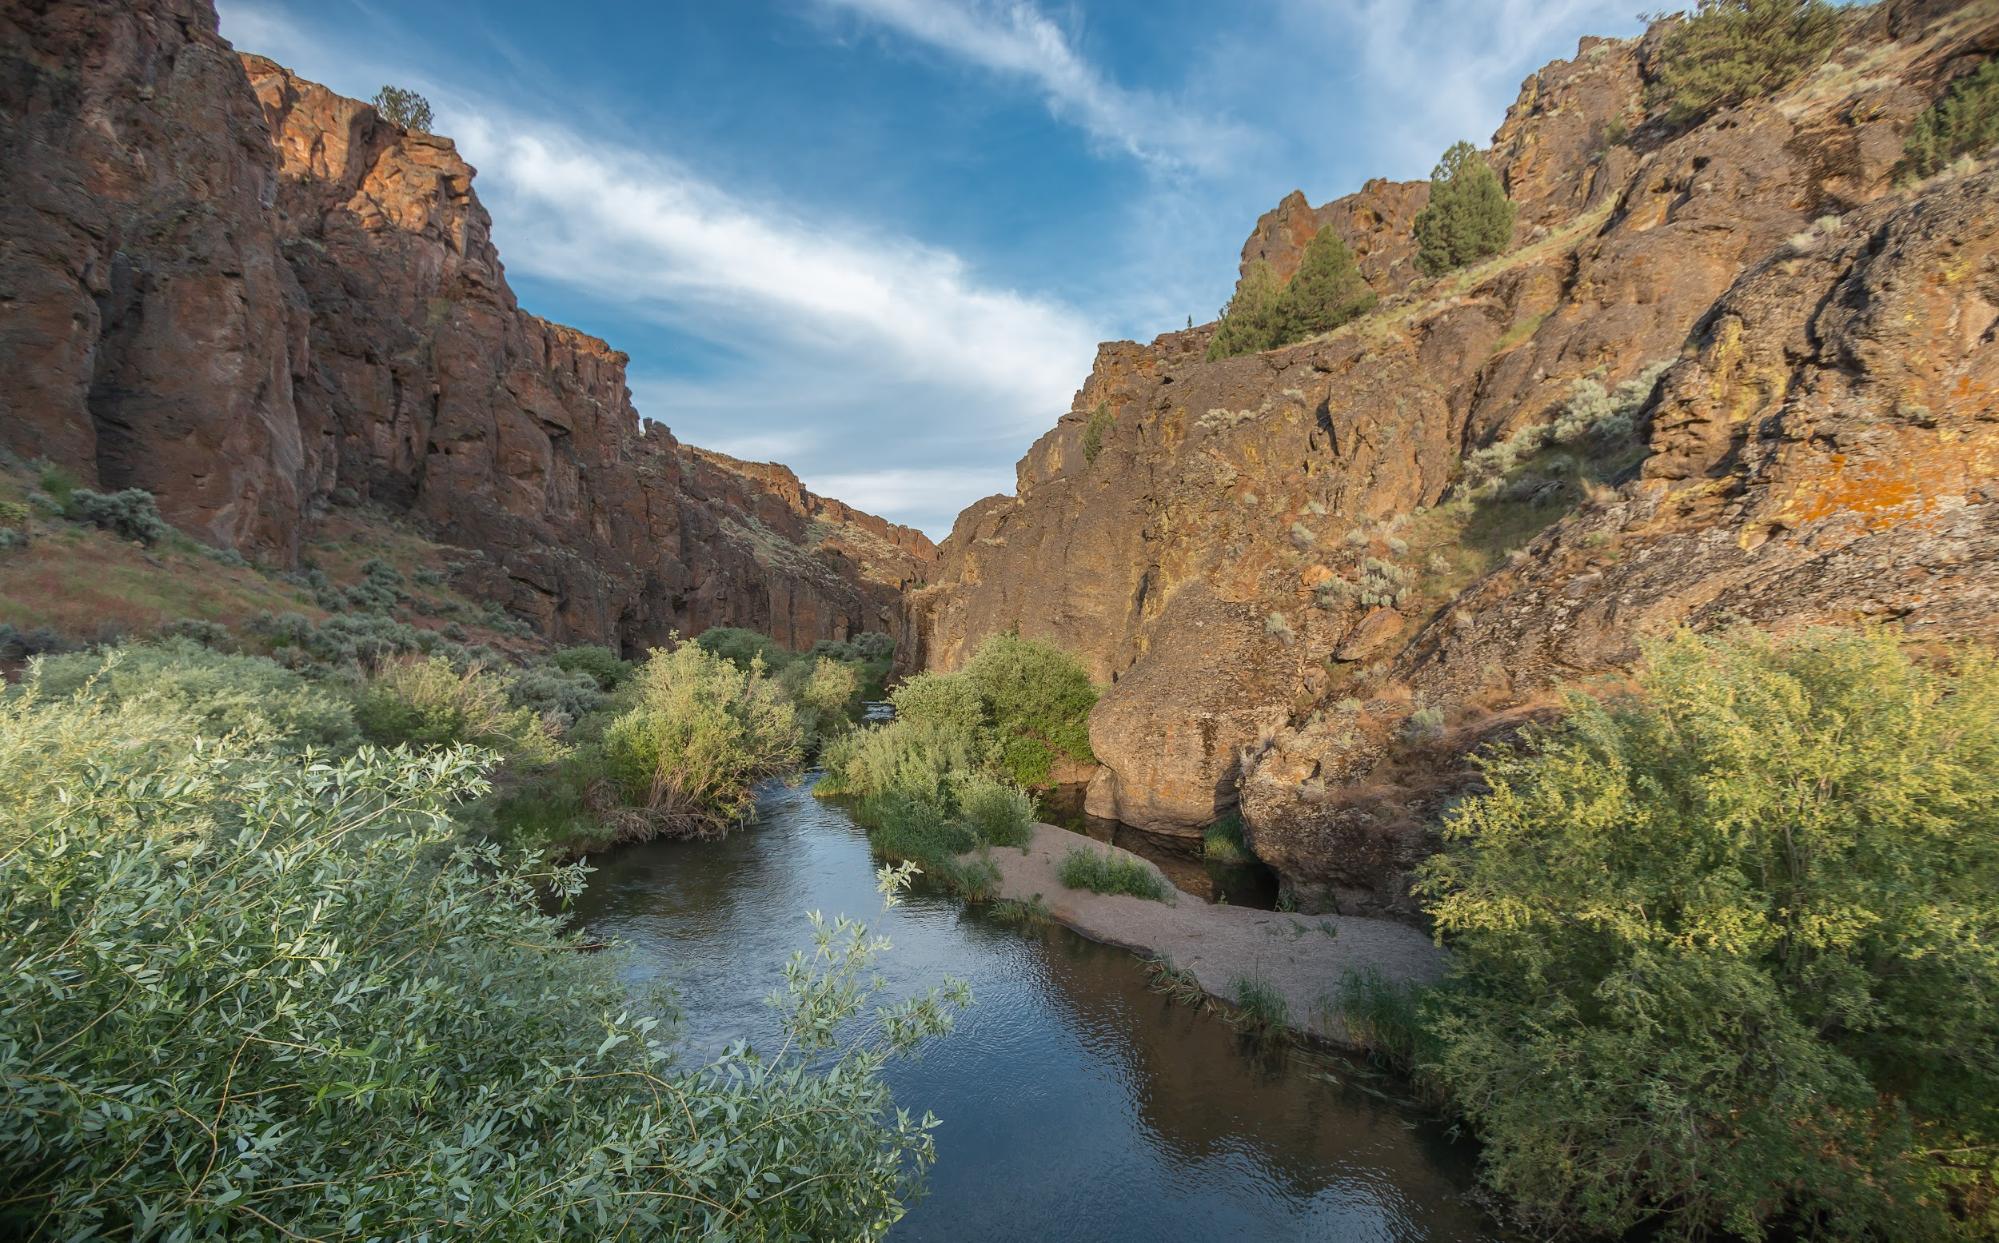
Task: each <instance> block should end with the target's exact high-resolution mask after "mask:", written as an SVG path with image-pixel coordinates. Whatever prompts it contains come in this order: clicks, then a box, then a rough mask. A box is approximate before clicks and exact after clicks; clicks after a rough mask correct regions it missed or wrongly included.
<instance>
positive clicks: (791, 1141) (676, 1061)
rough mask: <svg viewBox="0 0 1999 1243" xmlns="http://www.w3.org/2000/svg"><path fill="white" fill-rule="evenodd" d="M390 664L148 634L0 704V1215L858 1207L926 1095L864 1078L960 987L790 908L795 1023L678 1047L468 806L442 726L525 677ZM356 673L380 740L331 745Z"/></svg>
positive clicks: (660, 1222) (341, 736)
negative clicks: (708, 1049)
mask: <svg viewBox="0 0 1999 1243" xmlns="http://www.w3.org/2000/svg"><path fill="white" fill-rule="evenodd" d="M687 650H692V651H694V652H696V653H697V654H699V655H701V656H703V657H707V654H706V653H701V652H700V651H699V649H688V648H682V649H678V650H676V651H675V652H673V653H668V654H666V656H665V658H664V660H665V661H666V663H665V664H663V665H662V666H661V667H659V668H657V669H653V670H652V672H651V673H650V674H649V675H642V676H641V678H640V679H639V685H638V689H637V690H636V691H635V692H634V696H635V706H633V707H631V708H630V709H628V710H627V711H626V714H625V715H626V716H628V715H629V714H630V713H637V712H649V711H665V712H666V713H667V714H668V715H671V714H672V712H673V711H674V708H673V706H672V705H670V704H669V706H668V707H667V708H665V709H660V708H659V707H658V705H656V704H654V705H651V706H648V705H649V703H650V701H649V698H648V694H647V692H646V689H645V683H647V682H648V681H652V682H657V681H659V680H661V679H663V678H669V677H670V676H672V675H674V674H676V673H677V672H678V666H679V663H690V658H688V657H685V656H681V655H680V653H681V652H682V651H687ZM676 658H677V661H678V663H676ZM709 659H715V658H709ZM597 663H599V664H601V662H597ZM720 663H723V664H724V666H725V667H727V666H726V662H720ZM557 667H558V668H559V666H557ZM409 673H410V676H411V677H413V678H414V679H415V682H414V683H411V682H407V681H399V680H397V678H396V677H391V678H386V679H376V680H374V681H366V680H362V681H358V682H356V683H351V684H350V683H340V684H327V685H319V684H315V683H312V682H310V681H308V680H306V679H304V678H302V677H301V676H300V675H298V674H297V673H294V672H292V671H289V670H285V669H282V668H281V667H279V666H278V665H276V664H274V663H272V662H270V661H268V660H265V659H263V658H261V657H255V656H247V655H240V654H226V653H220V652H214V651H210V650H209V649H206V648H203V647H200V646H199V645H193V644H182V643H175V644H162V645H156V646H148V647H141V648H138V649H132V650H125V651H112V652H102V653H91V654H87V655H78V656H73V657H63V658H60V659H58V660H51V661H48V662H45V663H43V664H41V665H39V666H36V667H35V668H33V669H31V671H30V673H29V676H28V678H27V680H26V685H25V686H23V687H20V688H16V689H15V690H14V691H12V692H10V693H9V694H8V695H6V696H5V698H4V699H0V926H4V927H5V928H6V929H7V935H6V936H5V937H4V938H0V1100H4V1101H5V1102H6V1108H4V1109H0V1166H4V1168H6V1169H7V1171H8V1179H7V1184H8V1187H7V1194H6V1196H5V1197H4V1199H0V1234H7V1235H9V1236H10V1237H11V1236H14V1235H17V1234H18V1235H23V1236H47V1237H62V1238H82V1237H114V1236H120V1235H128V1234H129V1235H133V1236H136V1237H152V1236H154V1235H156V1234H158V1233H160V1232H162V1231H166V1230H172V1231H174V1232H175V1233H176V1234H177V1235H185V1236H186V1237H210V1236H213V1237H230V1238H265V1237H271V1238H275V1237H279V1236H281V1235H283V1236H286V1237H343V1238H344V1237H355V1238H359V1237H378V1238H410V1237H419V1236H425V1235H428V1236H430V1237H445V1236H457V1235H460V1234H471V1233H479V1234H492V1235H500V1236H505V1237H515V1238H576V1237H589V1238H622V1237H714V1236H726V1237H731V1238H745V1239H748V1238H807V1237H810V1238H878V1237H880V1236H881V1235H882V1234H883V1233H884V1232H885V1231H886V1229H887V1228H888V1226H889V1225H890V1224H892V1223H893V1222H894V1221H895V1220H896V1219H897V1218H898V1217H899V1216H900V1214H901V1206H902V1204H903V1203H904V1202H905V1201H906V1200H907V1199H908V1197H909V1196H910V1194H911V1193H912V1191H913V1189H914V1180H916V1179H917V1178H919V1177H920V1175H921V1172H922V1170H923V1168H924V1167H925V1165H926V1164H927V1163H928V1161H929V1160H930V1157H931V1152H932V1147H931V1135H930V1129H931V1127H932V1126H934V1120H932V1119H929V1118H924V1119H921V1120H918V1119H913V1118H910V1117H908V1116H907V1115H903V1114H899V1113H897V1112H896V1111H895V1110H894V1108H893V1103H892V1101H891V1099H890V1096H889V1092H888V1089H887V1087H886V1085H885V1083H884V1081H883V1078H882V1071H883V1068H884V1067H885V1065H886V1064H887V1062H888V1061H889V1060H890V1059H891V1058H893V1057H895V1056H896V1055H897V1054H899V1053H901V1052H903V1051H906V1050H908V1049H910V1048H911V1047H913V1046H914V1045H915V1044H916V1043H918V1042H920V1041H922V1040H924V1039H926V1038H927V1037H929V1036H932V1035H935V1034H937V1033H940V1032H942V1031H943V1030H945V1029H946V1028H947V1027H948V1026H949V1024H950V1020H951V1017H952V1015H953V1013H954V1012H955V1010H956V1009H957V1007H958V1006H959V1005H961V1004H962V1003H963V1002H964V1000H965V994H964V992H963V990H962V988H959V987H951V988H947V989H945V990H941V991H938V992H935V993H930V994H925V995H922V996H918V997H915V998H912V999H909V1000H907V1001H904V1002H901V1003H898V1004H892V1005H878V1002H879V1000H880V999H879V998H878V997H877V994H876V990H877V989H878V988H879V983H878V981H877V976H876V972H875V970H874V959H875V956H876V955H877V954H878V953H879V951H880V945H879V943H878V942H877V941H876V940H875V939H874V938H873V937H871V936H869V935H868V933H867V931H866V930H865V929H864V928H863V927H861V926H860V925H858V924H854V923H851V922H849V921H846V920H839V921H835V922H832V923H828V924H822V925H820V927H819V929H818V933H817V937H816V941H815V944H814V946H813V947H812V949H811V952H810V953H809V954H808V955H802V956H800V957H799V958H798V959H797V960H796V961H795V962H794V963H793V964H792V965H791V966H790V967H789V968H788V969H787V984H786V988H785V989H784V991H783V994H782V996H781V998H780V1001H779V1004H780V1007H781V1009H782V1010H783V1013H784V1015H785V1019H786V1026H787V1029H788V1032H789V1035H790V1041H789V1043H788V1044H787V1045H786V1046H785V1047H784V1048H783V1049H779V1050H765V1051H762V1055H761V1056H751V1055H750V1054H748V1053H747V1052H742V1051H737V1052H731V1053H729V1054H726V1055H724V1056H723V1057H722V1058H720V1059H719V1060H718V1061H716V1062H714V1063H712V1064H709V1065H705V1066H702V1065H688V1064H685V1063H684V1062H683V1061H682V1060H681V1058H680V1055H679V1054H678V1053H677V1051H676V1042H675V1041H674V1039H673V1035H672V1026H671V1021H670V1012H669V1009H668V1008H667V1007H665V1006H664V1005H653V1006H639V1007H638V1008H636V1009H635V1008H634V1004H633V999H632V997H631V996H630V995H629V994H628V993H627V991H626V989H625V987H624V985H623V984H622V983H621V982H620V979H619V974H618V972H619V966H618V961H617V956H616V955H615V954H605V955H597V954H584V953H579V952H577V951H578V950H579V949H581V948H583V947H582V946H580V945H579V943H578V940H577V938H576V937H575V936H574V935H573V934H571V933H568V932H565V931H564V930H563V927H562V921H561V920H560V919H559V918H557V917H552V916H550V915H547V914H544V913H543V911H542V908H541V901H542V895H543V894H545V893H547V892H548V891H550V890H553V891H555V892H557V893H560V894H569V895H573V894H574V893H575V892H576V891H577V890H578V889H579V888H580V887H581V885H582V883H583V872H582V870H581V869H579V868H562V867H551V866H549V865H547V864H545V863H542V862H539V861H537V859H536V858H534V857H533V856H527V855H503V854H502V852H501V850H500V849H499V847H498V846H496V845H494V844H492V843H490V842H488V843H484V844H478V839H479V836H480V834H479V832H478V831H477V830H476V829H475V827H474V826H471V825H468V824H467V823H466V822H465V820H464V816H465V814H466V813H467V811H468V809H474V808H478V807H481V806H483V805H484V800H485V799H486V798H487V796H488V787H487V783H488V776H487V774H488V773H489V772H491V771H492V770H493V768H494V766H495V765H497V764H499V763H501V762H502V758H501V756H500V754H499V752H498V751H496V750H494V749H491V748H486V747H476V746H472V745H469V744H467V743H466V742H464V741H463V740H461V739H459V738H456V737H454V736H453V735H455V734H457V733H460V732H463V731H464V730H477V731H480V732H482V733H485V734H487V735H488V736H489V737H491V738H492V739H493V740H494V745H495V746H496V747H510V746H515V745H516V744H517V743H519V742H520V741H521V739H520V736H519V733H518V731H516V730H514V729H513V728H512V723H513V721H514V717H513V714H514V713H515V712H517V711H518V709H514V708H508V707H507V706H506V702H507V696H508V695H509V694H510V693H512V692H513V691H514V690H515V689H517V686H516V685H515V684H516V683H517V682H518V680H519V678H520V677H521V676H523V675H520V674H515V675H504V674H502V673H499V672H496V671H472V670H451V669H448V668H447V669H445V670H436V669H431V668H427V667H418V666H411V667H409ZM447 675H448V676H447ZM363 676H364V675H362V674H361V673H360V672H359V671H357V672H356V674H355V677H356V678H357V679H359V678H362V677H363ZM509 676H511V678H512V680H513V681H512V682H510V681H509ZM479 679H492V682H491V683H487V682H482V681H480V680H479ZM592 680H593V683H594V681H595V679H594V678H593V679H592ZM607 680H608V681H616V680H617V679H616V677H612V678H608V679H607ZM371 695H372V696H377V697H379V698H380V699H381V701H382V703H381V704H380V705H379V707H380V708H381V710H380V711H376V710H374V709H370V710H366V711H363V712H362V713H361V714H360V715H361V717H362V718H363V720H365V721H368V722H371V724H370V725H369V726H368V728H370V729H371V730H372V729H379V730H384V731H389V732H397V733H404V734H408V735H410V736H411V741H408V742H405V743H404V744H403V745H399V746H397V747H395V748H393V749H381V748H377V747H374V746H371V745H364V744H360V743H359V742H358V739H357V734H358V732H359V730H358V728H357V725H356V721H355V708H354V704H355V702H356V701H357V698H358V699H359V700H362V701H366V700H367V699H368V697H369V696H371ZM389 709H394V710H393V711H392V710H389ZM600 711H602V709H600ZM725 711H726V709H725ZM619 719H624V718H623V717H620V718H619ZM697 719H702V720H705V719H706V718H702V717H697ZM586 720H587V718H586ZM495 721H498V722H499V723H500V724H501V726H504V727H498V728H496V727H494V722H495ZM453 722H463V724H462V725H458V724H453ZM419 738H420V741H419V740H418V739H419ZM548 739H549V735H547V734H544V735H543V736H542V737H540V738H535V739H532V740H530V745H531V746H533V747H536V748H539V747H542V746H544V745H546V744H547V742H548ZM564 745H571V744H569V743H566V742H565V744H564ZM536 758H537V759H540V758H542V757H539V756H538V757H536ZM889 879H890V885H889V888H890V890H891V891H893V889H894V888H897V887H899V886H900V885H901V884H904V883H906V882H907V879H908V878H907V875H906V874H905V875H902V876H900V877H893V878H889ZM870 1012H872V1013H870ZM864 1016H865V1018H864ZM856 1020H863V1021H856Z"/></svg>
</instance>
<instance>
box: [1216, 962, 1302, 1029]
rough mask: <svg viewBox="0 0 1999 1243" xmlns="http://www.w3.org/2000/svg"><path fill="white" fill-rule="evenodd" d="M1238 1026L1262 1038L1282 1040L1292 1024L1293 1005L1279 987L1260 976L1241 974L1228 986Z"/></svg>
mask: <svg viewBox="0 0 1999 1243" xmlns="http://www.w3.org/2000/svg"><path fill="white" fill-rule="evenodd" d="M1229 994H1230V996H1231V997H1233V998H1234V1000H1235V1005H1236V1013H1235V1016H1234V1021H1235V1025H1236V1026H1237V1027H1238V1028H1240V1029H1241V1030H1243V1031H1245V1032H1247V1033H1248V1034H1250V1035H1252V1036H1255V1037H1256V1038H1258V1039H1260V1040H1271V1039H1280V1038H1282V1037H1283V1036H1284V1034H1285V1033H1286V1032H1287V1031H1288V1030H1289V1028H1290V1026H1291V1007H1290V1005H1289V1004H1288V1003H1287V1002H1286V1001H1285V1000H1284V994H1283V993H1280V992H1278V991H1277V986H1276V985H1275V984H1273V983H1271V982H1270V980H1269V979H1267V978H1266V977H1264V976H1261V975H1239V976H1237V977H1236V978H1235V981H1234V983H1233V984H1231V985H1230V987H1229Z"/></svg>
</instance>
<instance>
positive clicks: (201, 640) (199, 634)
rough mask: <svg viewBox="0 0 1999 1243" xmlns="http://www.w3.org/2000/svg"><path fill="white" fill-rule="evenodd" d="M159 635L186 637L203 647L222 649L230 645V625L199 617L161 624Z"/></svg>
mask: <svg viewBox="0 0 1999 1243" xmlns="http://www.w3.org/2000/svg"><path fill="white" fill-rule="evenodd" d="M159 637H160V638H162V639H186V640H188V641H190V642H192V643H196V644H199V645H200V646H202V647H212V648H217V649H221V648H225V647H228V646H229V627H227V626H224V625H222V624H221V623H219V622H212V621H207V620H204V619H203V618H199V617H183V618H181V619H180V620H179V621H173V622H168V623H167V624H166V625H164V626H161V627H160V631H159Z"/></svg>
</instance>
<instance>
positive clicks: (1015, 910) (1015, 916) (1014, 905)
mask: <svg viewBox="0 0 1999 1243" xmlns="http://www.w3.org/2000/svg"><path fill="white" fill-rule="evenodd" d="M986 913H987V914H988V915H990V916H992V917H993V919H995V920H996V921H998V922H999V923H1002V924H1010V925H1012V926H1014V927H1018V928H1038V927H1040V926H1041V925H1043V924H1050V923H1053V922H1055V915H1054V913H1053V912H1052V911H1050V910H1049V909H1048V904H1047V903H1046V902H1044V901H1042V900H1041V895H1040V894H1038V893H1037V894H1035V895H1034V896H1033V897H1031V898H1028V899H1026V900H1024V901H1023V900H1022V899H1019V898H1001V899H1000V900H998V901H997V902H994V903H993V904H992V906H990V907H988V908H987V910H986Z"/></svg>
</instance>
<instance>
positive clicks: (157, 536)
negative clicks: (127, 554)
mask: <svg viewBox="0 0 1999 1243" xmlns="http://www.w3.org/2000/svg"><path fill="white" fill-rule="evenodd" d="M64 510H65V512H67V513H68V514H69V516H70V517H72V518H74V519H76V520H77V521H78V522H87V523H89V524H90V525H92V526H94V527H102V528H104V529H105V530H107V531H110V532H112V533H113V534H115V535H119V536H122V537H123V538H125V539H128V540H136V541H138V542H139V543H141V544H147V545H152V544H157V543H159V542H160V541H161V540H163V539H165V538H166V537H167V536H168V535H170V534H172V533H173V528H172V527H170V526H168V525H167V523H166V519H164V518H162V517H160V511H159V507H158V506H157V505H155V504H154V503H153V494H152V493H150V492H148V491H146V490H145V489H144V488H126V489H125V490H124V491H122V492H111V493H104V492H92V491H91V490H90V489H89V488H77V489H75V490H73V491H72V492H70V494H69V500H68V503H67V504H66V505H65V506H64Z"/></svg>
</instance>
